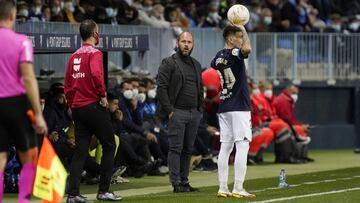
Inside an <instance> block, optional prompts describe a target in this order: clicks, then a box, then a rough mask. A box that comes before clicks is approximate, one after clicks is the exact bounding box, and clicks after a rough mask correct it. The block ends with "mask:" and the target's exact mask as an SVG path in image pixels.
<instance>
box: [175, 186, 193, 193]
mask: <svg viewBox="0 0 360 203" xmlns="http://www.w3.org/2000/svg"><path fill="white" fill-rule="evenodd" d="M173 188H174V190H173V191H174V193H182V192H190V190H189V188H186V187H184V186H182V185H173Z"/></svg>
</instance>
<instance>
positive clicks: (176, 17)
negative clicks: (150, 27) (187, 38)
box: [164, 6, 189, 27]
mask: <svg viewBox="0 0 360 203" xmlns="http://www.w3.org/2000/svg"><path fill="white" fill-rule="evenodd" d="M179 9H180V7H178V6H168V7H166V8H165V11H164V19H165V20H166V21H168V22H170V23H172V24H173V25H178V26H179V27H187V26H188V25H189V23H188V22H184V24H183V23H182V21H181V10H180V12H179Z"/></svg>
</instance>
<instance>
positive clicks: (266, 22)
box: [264, 16, 272, 25]
mask: <svg viewBox="0 0 360 203" xmlns="http://www.w3.org/2000/svg"><path fill="white" fill-rule="evenodd" d="M264 23H265V25H270V24H271V23H272V17H270V16H265V17H264Z"/></svg>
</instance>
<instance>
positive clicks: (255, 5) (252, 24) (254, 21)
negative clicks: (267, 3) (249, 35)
mask: <svg viewBox="0 0 360 203" xmlns="http://www.w3.org/2000/svg"><path fill="white" fill-rule="evenodd" d="M249 13H250V19H249V22H248V23H247V24H246V26H245V27H246V29H247V30H250V31H253V30H254V29H255V28H256V27H258V25H259V23H260V20H261V19H260V15H261V4H260V0H253V1H251V7H250V8H249Z"/></svg>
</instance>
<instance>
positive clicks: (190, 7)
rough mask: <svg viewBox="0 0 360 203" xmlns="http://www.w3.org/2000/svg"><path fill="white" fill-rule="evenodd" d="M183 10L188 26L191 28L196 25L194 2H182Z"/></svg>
mask: <svg viewBox="0 0 360 203" xmlns="http://www.w3.org/2000/svg"><path fill="white" fill-rule="evenodd" d="M183 12H184V16H185V17H186V18H187V20H188V21H189V26H190V27H191V28H194V27H197V22H196V4H195V3H194V2H193V1H190V0H188V1H185V2H184V3H183Z"/></svg>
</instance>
